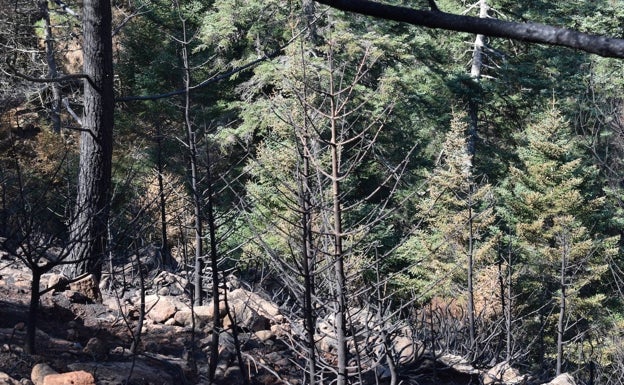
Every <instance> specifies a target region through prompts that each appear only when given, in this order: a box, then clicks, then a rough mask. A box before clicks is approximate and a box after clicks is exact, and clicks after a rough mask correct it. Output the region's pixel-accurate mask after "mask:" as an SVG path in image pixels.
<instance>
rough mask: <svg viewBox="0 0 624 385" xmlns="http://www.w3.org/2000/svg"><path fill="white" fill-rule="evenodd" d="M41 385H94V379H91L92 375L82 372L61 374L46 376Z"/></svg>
mask: <svg viewBox="0 0 624 385" xmlns="http://www.w3.org/2000/svg"><path fill="white" fill-rule="evenodd" d="M43 385H95V378H93V374H91V373H88V372H85V371H82V370H81V371H75V372H69V373H61V374H48V375H47V376H45V377H44V379H43Z"/></svg>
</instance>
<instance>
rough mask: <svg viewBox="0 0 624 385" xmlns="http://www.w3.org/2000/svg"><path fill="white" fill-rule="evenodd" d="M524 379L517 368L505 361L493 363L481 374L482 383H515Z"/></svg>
mask: <svg viewBox="0 0 624 385" xmlns="http://www.w3.org/2000/svg"><path fill="white" fill-rule="evenodd" d="M525 381H526V377H525V376H522V375H521V374H520V371H519V370H518V369H515V368H512V367H511V365H509V363H508V362H507V361H504V362H501V363H499V364H497V365H495V366H494V367H493V368H492V369H490V370H488V371H487V372H486V373H484V374H483V385H495V384H506V385H516V384H522V383H524V382H525Z"/></svg>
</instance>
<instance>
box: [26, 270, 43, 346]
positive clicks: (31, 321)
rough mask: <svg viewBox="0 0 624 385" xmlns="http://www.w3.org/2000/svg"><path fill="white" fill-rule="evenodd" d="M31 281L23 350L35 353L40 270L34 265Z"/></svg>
mask: <svg viewBox="0 0 624 385" xmlns="http://www.w3.org/2000/svg"><path fill="white" fill-rule="evenodd" d="M31 271H32V281H31V282H30V304H29V306H28V323H27V324H26V341H25V344H24V352H25V353H26V354H35V353H36V351H35V335H36V333H37V316H38V311H39V297H40V294H39V284H40V282H41V273H42V272H41V271H40V270H39V269H38V268H37V266H36V265H34V266H33V267H32V269H31Z"/></svg>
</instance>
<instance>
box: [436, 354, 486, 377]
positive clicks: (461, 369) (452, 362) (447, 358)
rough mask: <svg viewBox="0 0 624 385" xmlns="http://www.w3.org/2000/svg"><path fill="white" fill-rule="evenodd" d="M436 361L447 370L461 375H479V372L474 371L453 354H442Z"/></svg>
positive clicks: (463, 360)
mask: <svg viewBox="0 0 624 385" xmlns="http://www.w3.org/2000/svg"><path fill="white" fill-rule="evenodd" d="M438 361H440V362H442V363H443V364H445V365H446V366H448V367H449V368H452V369H453V370H455V371H456V372H458V373H463V374H479V371H478V370H477V369H475V368H474V367H473V366H472V365H470V363H469V362H468V361H467V360H465V359H464V358H463V357H460V356H456V355H454V354H443V355H442V356H440V357H439V358H438Z"/></svg>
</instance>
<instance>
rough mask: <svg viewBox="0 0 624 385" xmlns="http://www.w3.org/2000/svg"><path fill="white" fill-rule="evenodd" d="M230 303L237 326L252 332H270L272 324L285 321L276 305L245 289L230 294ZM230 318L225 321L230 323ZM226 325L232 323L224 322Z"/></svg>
mask: <svg viewBox="0 0 624 385" xmlns="http://www.w3.org/2000/svg"><path fill="white" fill-rule="evenodd" d="M228 303H229V305H230V312H232V315H233V316H234V317H235V318H236V323H237V325H238V326H239V327H242V328H246V329H249V330H251V331H258V330H268V329H270V328H271V323H281V322H283V321H284V317H283V316H282V315H281V314H280V311H279V307H278V306H277V305H276V304H275V303H273V302H271V301H268V300H266V299H264V298H262V297H261V296H259V295H258V294H256V293H252V292H249V291H247V290H245V289H236V290H234V291H232V292H230V293H228ZM228 318H229V317H226V318H225V320H224V321H228ZM226 323H228V324H229V323H230V322H229V321H228V322H224V326H226Z"/></svg>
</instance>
